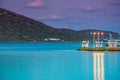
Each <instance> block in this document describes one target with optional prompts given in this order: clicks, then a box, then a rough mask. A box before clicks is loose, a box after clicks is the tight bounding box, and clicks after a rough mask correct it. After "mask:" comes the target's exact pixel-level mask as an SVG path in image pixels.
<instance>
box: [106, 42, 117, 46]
mask: <svg viewBox="0 0 120 80" xmlns="http://www.w3.org/2000/svg"><path fill="white" fill-rule="evenodd" d="M108 47H117V41H108Z"/></svg>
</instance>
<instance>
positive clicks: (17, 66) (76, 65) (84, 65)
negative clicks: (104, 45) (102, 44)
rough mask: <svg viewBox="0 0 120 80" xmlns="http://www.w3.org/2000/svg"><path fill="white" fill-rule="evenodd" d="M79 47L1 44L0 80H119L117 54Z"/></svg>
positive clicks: (60, 44)
mask: <svg viewBox="0 0 120 80" xmlns="http://www.w3.org/2000/svg"><path fill="white" fill-rule="evenodd" d="M80 46H81V43H0V80H120V52H106V51H105V52H86V51H77V49H78V48H79V47H80Z"/></svg>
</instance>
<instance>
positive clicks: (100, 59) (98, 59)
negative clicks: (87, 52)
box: [93, 52, 104, 80]
mask: <svg viewBox="0 0 120 80" xmlns="http://www.w3.org/2000/svg"><path fill="white" fill-rule="evenodd" d="M93 58H94V59H93V61H94V80H104V53H103V52H94V53H93Z"/></svg>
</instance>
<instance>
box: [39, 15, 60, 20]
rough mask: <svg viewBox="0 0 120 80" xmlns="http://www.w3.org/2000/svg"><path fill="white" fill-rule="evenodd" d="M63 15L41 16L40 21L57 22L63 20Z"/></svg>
mask: <svg viewBox="0 0 120 80" xmlns="http://www.w3.org/2000/svg"><path fill="white" fill-rule="evenodd" d="M61 17H62V16H61V15H57V14H53V15H49V16H40V17H39V19H41V20H57V19H61Z"/></svg>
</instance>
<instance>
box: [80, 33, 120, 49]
mask: <svg viewBox="0 0 120 80" xmlns="http://www.w3.org/2000/svg"><path fill="white" fill-rule="evenodd" d="M91 34H92V36H93V44H92V46H90V47H89V41H82V46H81V47H80V48H79V49H78V50H79V51H120V47H119V44H120V43H119V42H118V41H117V40H108V42H103V41H100V35H103V34H104V33H103V32H92V33H91ZM95 36H97V40H95ZM103 45H107V46H103Z"/></svg>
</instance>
